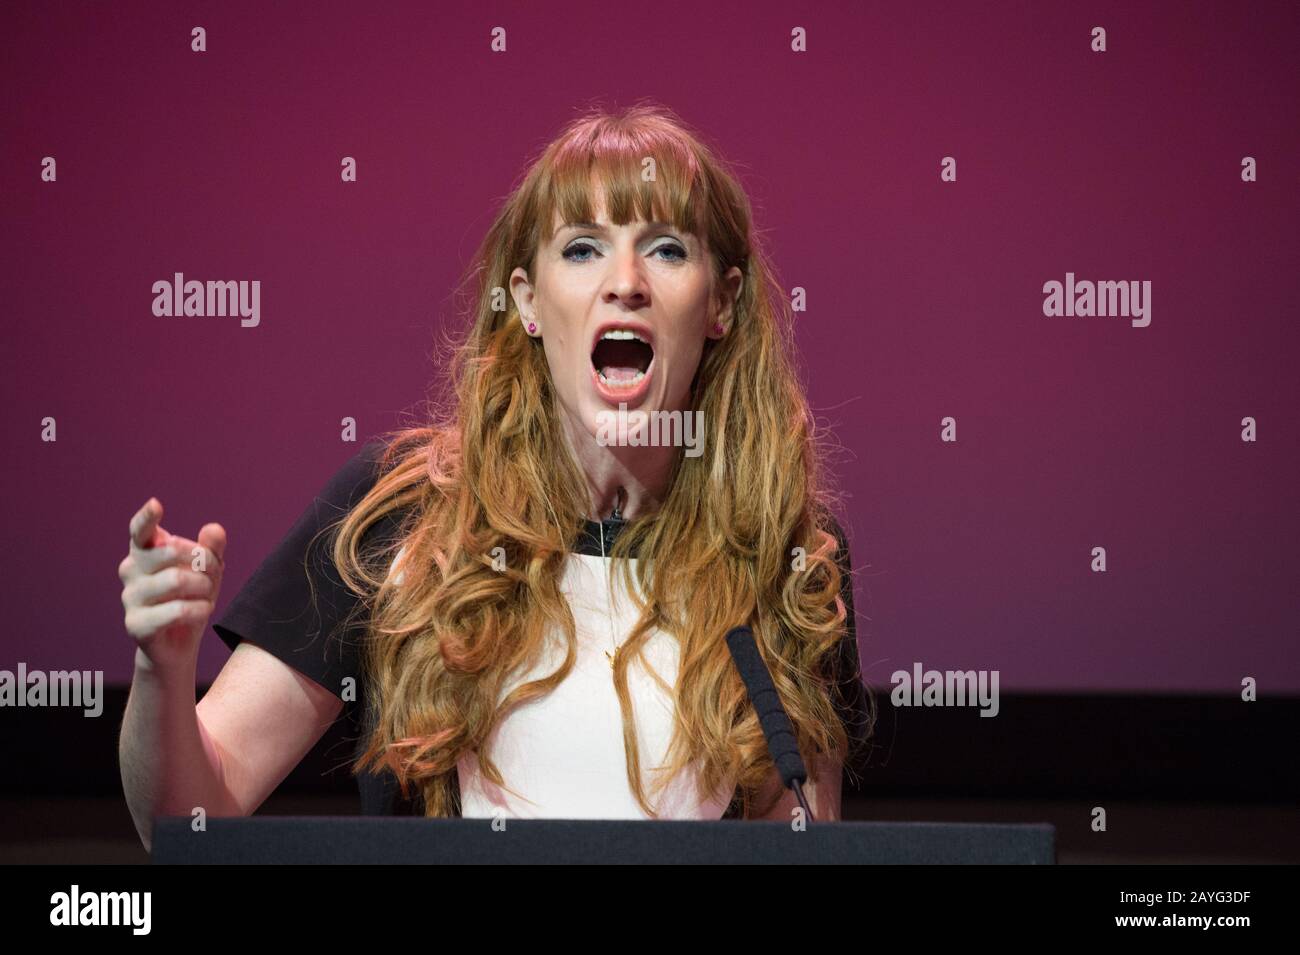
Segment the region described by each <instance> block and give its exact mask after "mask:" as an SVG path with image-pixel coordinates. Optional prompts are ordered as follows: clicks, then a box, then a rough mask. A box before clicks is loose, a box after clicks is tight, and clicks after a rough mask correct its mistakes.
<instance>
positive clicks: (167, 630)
mask: <svg viewBox="0 0 1300 955" xmlns="http://www.w3.org/2000/svg"><path fill="white" fill-rule="evenodd" d="M162 516H163V507H162V502H160V501H159V500H158V499H157V498H152V497H151V498H149V500H148V501H146V502H145V504H144V506H143V507H141V508H140V510H139V511H137V512H136V514H135V516H134V517H132V518H131V527H130V529H131V543H130V551H129V553H128V554H127V555H126V557H125V558H123V560H122V563H121V564H119V565H118V568H117V573H118V576H119V577H120V578H121V579H122V585H123V586H122V606H123V607H124V608H125V610H126V630H127V633H129V634H130V635H131V636H132V637H134V638H135V641H136V645H137V647H138V648H139V650H140V652H142V653H144V654H145V656H146V657H148V659H149V661H150V662H151V663H152V664H154V665H155V666H157V667H161V668H169V667H172V666H176V665H180V664H184V663H192V662H193V661H194V660H195V659H197V657H198V648H199V641H200V639H201V638H202V637H203V631H204V629H205V628H206V627H207V623H208V618H209V617H211V616H212V611H213V608H214V607H215V606H216V603H217V594H218V592H219V591H220V589H221V577H222V574H223V572H224V571H225V551H226V531H225V529H224V528H223V527H222V526H221V525H220V524H205V525H203V527H202V529H200V531H199V539H198V540H197V541H192V540H190V539H189V538H187V537H178V536H177V535H175V534H170V533H168V532H167V531H166V530H164V529H163V528H162V527H161V526H160V524H159V522H160V521H161V520H162ZM196 568H201V569H196Z"/></svg>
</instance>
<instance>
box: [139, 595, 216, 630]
mask: <svg viewBox="0 0 1300 955" xmlns="http://www.w3.org/2000/svg"><path fill="white" fill-rule="evenodd" d="M211 615H212V604H211V603H210V602H209V601H207V600H169V601H168V602H167V603H161V604H152V605H150V606H148V607H132V608H131V609H129V610H128V611H127V612H126V629H127V632H128V633H130V634H131V635H132V636H133V637H151V636H153V635H154V634H156V633H158V632H159V631H160V630H165V629H166V628H168V627H172V626H177V625H182V626H197V625H198V624H199V623H200V622H204V621H206V620H207V619H208V617H209V616H211Z"/></svg>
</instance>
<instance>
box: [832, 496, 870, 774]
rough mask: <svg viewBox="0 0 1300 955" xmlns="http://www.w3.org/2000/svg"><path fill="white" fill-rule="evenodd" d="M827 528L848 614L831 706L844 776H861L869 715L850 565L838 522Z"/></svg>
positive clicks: (847, 545)
mask: <svg viewBox="0 0 1300 955" xmlns="http://www.w3.org/2000/svg"><path fill="white" fill-rule="evenodd" d="M830 525H831V527H830V529H831V532H832V533H833V534H834V535H835V540H836V543H837V545H838V546H837V548H836V552H835V562H836V564H837V565H838V566H839V569H840V597H841V599H843V601H844V609H845V611H846V612H847V613H848V620H847V622H846V632H845V634H844V637H843V639H841V641H840V645H839V648H838V650H837V651H836V656H835V674H836V677H835V694H836V695H835V707H836V710H837V711H838V712H839V715H840V721H841V722H842V723H843V724H844V732H845V733H846V734H847V735H848V738H849V749H848V753H847V755H846V758H845V760H844V769H845V774H846V776H847V775H848V774H849V773H853V774H856V775H861V774H862V773H863V771H864V770H865V768H866V762H867V758H868V756H869V755H870V752H871V733H872V723H873V718H872V717H873V714H872V712H871V708H870V700H869V698H868V696H867V688H866V684H865V683H864V682H863V679H862V667H861V663H860V662H859V658H858V628H857V618H856V616H855V615H854V610H853V563H852V560H851V559H850V557H849V542H848V539H847V538H846V537H845V535H844V528H842V527H841V526H840V523H839V521H837V520H836V519H835V518H834V517H831V518H830Z"/></svg>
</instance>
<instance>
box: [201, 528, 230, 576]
mask: <svg viewBox="0 0 1300 955" xmlns="http://www.w3.org/2000/svg"><path fill="white" fill-rule="evenodd" d="M198 542H199V544H200V545H201V546H203V547H206V548H207V549H208V551H209V552H211V553H212V554H213V555H214V556H215V557H216V559H217V563H219V564H220V565H221V566H222V567H224V566H225V564H226V529H225V528H224V527H222V526H221V525H220V524H204V525H203V526H202V527H201V528H199V540H198Z"/></svg>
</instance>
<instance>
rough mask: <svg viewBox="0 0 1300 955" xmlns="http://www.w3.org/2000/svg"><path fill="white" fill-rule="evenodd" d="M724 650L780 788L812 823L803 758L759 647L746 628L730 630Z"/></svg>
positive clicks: (752, 632) (752, 634)
mask: <svg viewBox="0 0 1300 955" xmlns="http://www.w3.org/2000/svg"><path fill="white" fill-rule="evenodd" d="M727 649H728V650H730V651H731V659H732V660H734V661H735V664H736V669H737V670H739V671H740V679H741V680H742V681H743V682H744V684H745V689H746V690H748V691H749V699H750V701H751V702H753V704H754V711H755V712H756V713H757V714H758V722H759V724H760V725H761V726H762V727H763V735H764V736H766V737H767V751H768V752H769V753H770V754H771V755H772V760H773V761H774V762H775V763H776V770H777V772H778V773H779V774H780V776H781V784H782V785H783V786H785V788H786V789H793V790H794V796H795V799H797V800H798V801H799V806H800V808H802V809H803V811H804V813H805V815H807V817H808V819H809V821H810V822H811V821H813V814H812V810H811V809H810V808H808V800H807V799H805V798H804V794H803V786H802V785H801V784H802V783H805V782H807V781H808V772H807V770H805V769H804V765H803V757H802V756H800V755H799V745H798V740H797V739H796V738H795V735H794V726H792V725H791V723H790V717H789V715H788V714H787V713H786V711H785V707H784V706H782V705H781V697H780V696H778V695H777V692H776V687H775V686H774V685H773V684H772V674H771V673H769V672H768V669H767V664H766V663H764V662H763V658H762V656H760V655H759V652H758V644H757V643H755V642H754V631H753V630H751V629H750V628H749V627H733V628H732V629H731V630H729V631H728V632H727Z"/></svg>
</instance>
